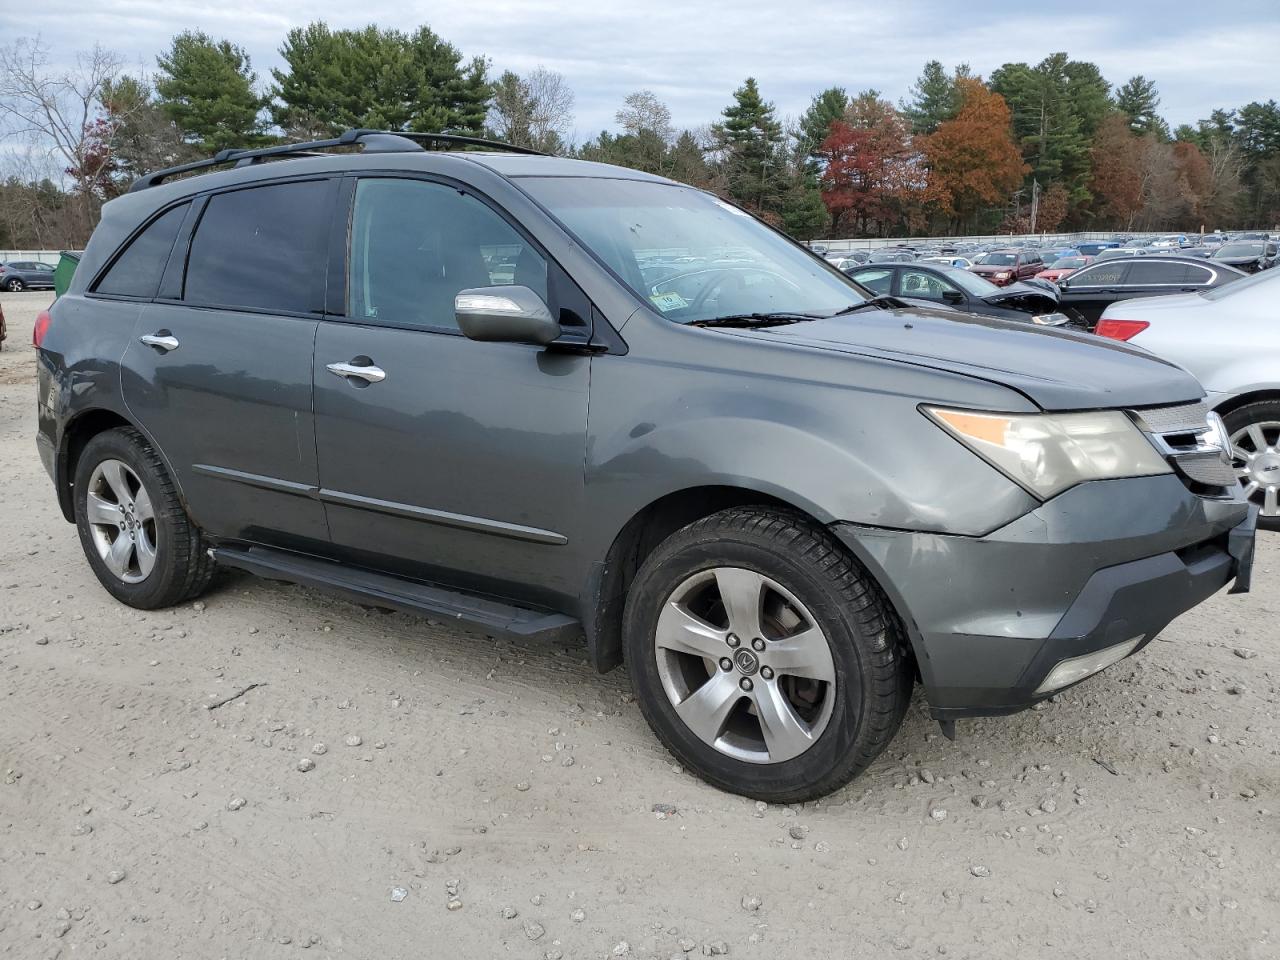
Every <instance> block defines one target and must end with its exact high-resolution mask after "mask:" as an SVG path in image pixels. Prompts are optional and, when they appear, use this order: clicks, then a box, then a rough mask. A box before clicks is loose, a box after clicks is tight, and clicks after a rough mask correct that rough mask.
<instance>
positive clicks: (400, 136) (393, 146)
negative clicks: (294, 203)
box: [129, 129, 545, 193]
mask: <svg viewBox="0 0 1280 960" xmlns="http://www.w3.org/2000/svg"><path fill="white" fill-rule="evenodd" d="M357 143H358V144H361V145H362V146H363V147H364V152H366V153H396V152H406V153H407V152H420V151H422V150H423V149H424V148H423V146H422V143H442V144H446V145H457V146H471V147H487V148H489V149H490V150H502V151H505V152H508V153H524V154H533V155H535V156H545V154H543V153H541V152H540V151H538V150H531V149H529V148H528V147H517V146H514V145H513V144H510V143H502V142H501V141H499V140H484V139H481V138H480V137H465V136H462V135H460V134H453V133H412V132H403V131H398V130H364V129H357V130H347V131H344V132H343V133H341V134H339V135H338V136H336V137H332V138H330V139H328V140H312V141H310V142H308V143H281V144H277V145H276V146H273V147H260V148H258V149H255V150H236V149H231V148H228V149H226V150H219V151H218V152H217V153H215V154H214V155H213V156H212V157H209V158H208V159H205V160H196V161H194V162H192V163H183V164H179V165H178V166H176V167H166V168H165V169H163V170H156V171H154V172H152V173H147V174H144V175H143V176H141V177H139V178H138V179H137V180H135V181H133V183H132V185H130V187H129V193H135V192H137V191H139V190H146V189H147V188H148V187H155V186H159V185H160V184H162V183H164V182H165V181H166V180H168V179H169V178H170V177H174V176H177V175H178V174H181V173H195V172H196V171H197V170H208V169H209V168H211V167H220V166H224V165H226V164H234V165H235V166H237V167H244V166H251V165H253V164H255V163H259V162H261V161H263V160H270V159H272V158H279V159H286V158H289V157H317V156H324V153H323V151H325V150H332V149H333V148H335V147H349V146H352V145H353V144H357Z"/></svg>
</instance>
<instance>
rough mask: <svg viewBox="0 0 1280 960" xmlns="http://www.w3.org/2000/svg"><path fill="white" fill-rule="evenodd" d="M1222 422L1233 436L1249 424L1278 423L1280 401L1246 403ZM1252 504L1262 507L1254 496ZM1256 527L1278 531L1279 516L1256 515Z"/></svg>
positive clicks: (1259, 500) (1279, 421)
mask: <svg viewBox="0 0 1280 960" xmlns="http://www.w3.org/2000/svg"><path fill="white" fill-rule="evenodd" d="M1222 422H1223V423H1224V424H1225V425H1226V428H1227V433H1228V434H1230V435H1231V436H1233V437H1234V436H1235V434H1236V433H1237V431H1240V430H1243V429H1245V428H1246V427H1248V426H1250V425H1251V424H1255V423H1280V400H1259V401H1257V402H1255V403H1246V404H1245V405H1244V406H1243V407H1238V408H1236V409H1235V410H1232V411H1231V412H1230V413H1228V414H1227V415H1226V416H1225V417H1223V418H1222ZM1254 502H1255V503H1257V504H1258V505H1259V506H1261V505H1262V502H1261V498H1260V497H1258V495H1257V494H1255V499H1254ZM1258 526H1259V527H1261V528H1262V529H1263V530H1280V516H1273V517H1264V516H1262V515H1261V514H1259V515H1258Z"/></svg>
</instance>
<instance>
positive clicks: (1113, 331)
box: [1093, 319, 1151, 340]
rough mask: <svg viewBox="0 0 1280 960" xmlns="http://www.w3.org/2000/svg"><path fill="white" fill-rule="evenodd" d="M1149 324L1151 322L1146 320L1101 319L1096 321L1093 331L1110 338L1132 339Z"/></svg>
mask: <svg viewBox="0 0 1280 960" xmlns="http://www.w3.org/2000/svg"><path fill="white" fill-rule="evenodd" d="M1149 326H1151V324H1149V323H1148V322H1147V321H1146V320H1108V319H1102V320H1099V321H1098V325H1097V326H1096V327H1095V328H1094V330H1093V332H1094V333H1096V334H1097V335H1098V336H1100V337H1110V338H1111V339H1112V340H1132V339H1133V338H1134V337H1136V336H1137V335H1138V334H1140V333H1141V332H1142V331H1143V330H1145V329H1147V327H1149Z"/></svg>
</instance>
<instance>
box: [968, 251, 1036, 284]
mask: <svg viewBox="0 0 1280 960" xmlns="http://www.w3.org/2000/svg"><path fill="white" fill-rule="evenodd" d="M969 269H970V270H971V271H972V272H974V273H976V274H977V275H978V276H980V277H985V278H986V279H988V280H990V281H991V282H992V283H994V284H995V285H996V286H999V287H1004V286H1008V285H1009V284H1011V283H1013V282H1015V281H1017V280H1025V279H1026V278H1027V277H1034V276H1035V275H1036V274H1037V273H1039V272H1040V271H1041V270H1043V269H1044V259H1043V258H1042V257H1041V256H1040V254H1038V253H1036V252H1035V251H1034V250H992V251H991V252H990V253H984V254H983V255H982V256H980V257H979V258H978V259H977V260H975V261H974V262H973V266H972V267H970V268H969Z"/></svg>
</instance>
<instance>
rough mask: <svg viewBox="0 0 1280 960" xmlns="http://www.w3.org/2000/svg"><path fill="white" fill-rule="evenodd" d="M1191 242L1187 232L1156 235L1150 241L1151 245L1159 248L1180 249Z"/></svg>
mask: <svg viewBox="0 0 1280 960" xmlns="http://www.w3.org/2000/svg"><path fill="white" fill-rule="evenodd" d="M1189 243H1190V241H1189V240H1188V239H1187V235H1186V234H1185V233H1173V234H1169V235H1167V236H1163V237H1156V238H1155V239H1154V240H1151V241H1150V245H1151V246H1152V247H1155V248H1157V249H1165V250H1167V249H1170V248H1172V249H1175V250H1176V249H1178V248H1179V247H1185V246H1187V245H1188V244H1189Z"/></svg>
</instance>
